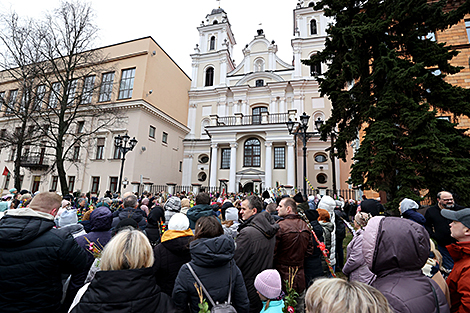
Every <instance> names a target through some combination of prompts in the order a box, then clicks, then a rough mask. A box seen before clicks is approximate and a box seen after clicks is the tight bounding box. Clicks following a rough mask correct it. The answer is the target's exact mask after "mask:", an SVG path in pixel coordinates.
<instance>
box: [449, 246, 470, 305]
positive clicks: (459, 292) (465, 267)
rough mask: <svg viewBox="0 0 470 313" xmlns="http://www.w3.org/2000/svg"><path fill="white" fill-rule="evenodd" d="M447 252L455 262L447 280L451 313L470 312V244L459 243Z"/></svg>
mask: <svg viewBox="0 0 470 313" xmlns="http://www.w3.org/2000/svg"><path fill="white" fill-rule="evenodd" d="M447 250H449V253H450V255H451V256H452V259H454V262H455V263H454V268H453V269H452V272H451V273H450V275H449V277H448V278H447V284H448V285H449V291H450V299H451V302H452V305H451V312H470V242H468V241H467V242H457V243H455V244H452V245H449V246H447Z"/></svg>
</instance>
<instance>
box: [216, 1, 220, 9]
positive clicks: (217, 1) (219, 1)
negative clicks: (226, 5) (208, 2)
mask: <svg viewBox="0 0 470 313" xmlns="http://www.w3.org/2000/svg"><path fill="white" fill-rule="evenodd" d="M215 1H217V2H219V9H220V0H215Z"/></svg>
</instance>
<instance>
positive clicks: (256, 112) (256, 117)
mask: <svg viewBox="0 0 470 313" xmlns="http://www.w3.org/2000/svg"><path fill="white" fill-rule="evenodd" d="M251 112H252V114H253V124H261V113H263V112H268V108H267V107H256V108H253V110H252V111H251Z"/></svg>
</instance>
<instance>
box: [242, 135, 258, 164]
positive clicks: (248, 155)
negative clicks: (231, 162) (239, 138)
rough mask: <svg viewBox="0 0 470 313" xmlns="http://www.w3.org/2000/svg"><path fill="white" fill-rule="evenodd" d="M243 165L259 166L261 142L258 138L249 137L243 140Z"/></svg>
mask: <svg viewBox="0 0 470 313" xmlns="http://www.w3.org/2000/svg"><path fill="white" fill-rule="evenodd" d="M243 166H250V167H260V166H261V143H260V142H259V140H258V139H256V138H250V139H248V140H247V141H245V150H244V152H243Z"/></svg>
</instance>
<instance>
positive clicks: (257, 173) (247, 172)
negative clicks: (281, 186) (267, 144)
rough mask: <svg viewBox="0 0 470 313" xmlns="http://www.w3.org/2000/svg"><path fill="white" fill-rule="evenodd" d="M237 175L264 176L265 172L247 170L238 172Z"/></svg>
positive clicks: (253, 169)
mask: <svg viewBox="0 0 470 313" xmlns="http://www.w3.org/2000/svg"><path fill="white" fill-rule="evenodd" d="M237 175H264V171H260V170H257V169H255V168H247V169H244V170H241V171H238V172H237Z"/></svg>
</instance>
